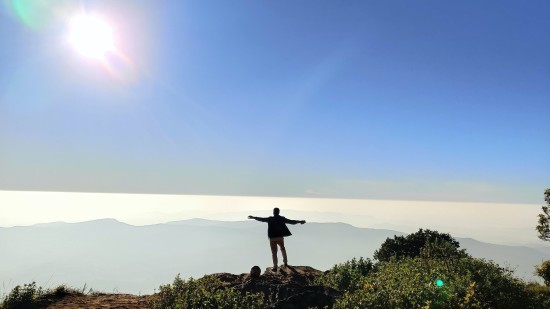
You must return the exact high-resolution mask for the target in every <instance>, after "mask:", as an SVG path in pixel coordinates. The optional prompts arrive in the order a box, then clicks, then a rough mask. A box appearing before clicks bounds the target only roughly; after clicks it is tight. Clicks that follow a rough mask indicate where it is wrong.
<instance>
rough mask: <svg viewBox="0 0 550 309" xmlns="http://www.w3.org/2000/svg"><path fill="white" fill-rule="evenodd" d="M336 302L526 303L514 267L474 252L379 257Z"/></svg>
mask: <svg viewBox="0 0 550 309" xmlns="http://www.w3.org/2000/svg"><path fill="white" fill-rule="evenodd" d="M362 284H363V287H362V288H360V289H357V290H355V291H349V292H347V293H345V294H344V296H343V297H342V298H340V299H339V300H338V301H337V302H336V305H335V308H526V304H528V303H529V295H528V292H527V291H526V289H525V284H524V283H523V282H522V281H521V280H519V279H516V278H514V277H513V276H512V271H510V270H508V269H505V268H501V267H499V266H498V265H496V264H494V263H493V262H488V261H485V260H481V259H474V258H471V257H463V258H459V259H442V258H438V259H426V258H420V257H417V258H403V259H395V258H393V259H391V260H390V261H389V262H384V263H380V264H379V265H378V266H377V269H376V271H374V272H372V273H371V274H370V275H369V276H368V277H367V278H366V279H365V280H364V281H363V282H362Z"/></svg>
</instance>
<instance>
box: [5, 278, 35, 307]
mask: <svg viewBox="0 0 550 309" xmlns="http://www.w3.org/2000/svg"><path fill="white" fill-rule="evenodd" d="M42 295H44V290H43V289H42V288H41V287H37V286H36V282H33V283H30V284H25V285H23V286H20V285H18V286H16V287H15V288H13V289H12V290H11V292H10V293H9V294H8V295H6V297H5V298H4V301H3V302H2V304H1V305H0V308H1V309H35V308H37V309H38V308H40V304H39V299H40V297H41V296H42Z"/></svg>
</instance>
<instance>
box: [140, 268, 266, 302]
mask: <svg viewBox="0 0 550 309" xmlns="http://www.w3.org/2000/svg"><path fill="white" fill-rule="evenodd" d="M150 305H151V307H152V309H186V308H197V309H207V308H223V309H236V308H250V309H254V308H263V307H264V302H263V295H261V294H252V293H248V292H246V293H242V292H241V291H238V290H235V289H233V288H230V287H225V286H224V285H223V283H222V282H221V281H220V280H219V279H217V278H216V277H214V276H204V277H203V278H201V279H198V280H195V279H192V278H191V279H189V280H188V281H187V282H185V281H184V280H183V279H181V278H180V276H179V275H178V276H177V277H176V278H175V279H174V282H173V283H172V284H167V285H162V286H161V287H160V291H159V292H158V293H157V294H156V295H155V296H154V297H153V298H152V300H151V301H150Z"/></svg>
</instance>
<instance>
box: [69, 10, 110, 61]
mask: <svg viewBox="0 0 550 309" xmlns="http://www.w3.org/2000/svg"><path fill="white" fill-rule="evenodd" d="M69 41H70V42H71V44H72V45H73V47H74V48H75V49H76V50H77V51H78V52H79V53H80V54H82V55H84V56H86V57H89V58H95V59H103V58H104V57H105V55H106V54H107V53H109V52H112V51H114V50H115V44H114V39H113V30H112V28H111V27H110V26H109V24H108V23H107V22H105V21H104V20H102V19H100V18H98V17H95V16H89V15H80V16H76V17H74V18H73V19H72V20H71V24H70V33H69Z"/></svg>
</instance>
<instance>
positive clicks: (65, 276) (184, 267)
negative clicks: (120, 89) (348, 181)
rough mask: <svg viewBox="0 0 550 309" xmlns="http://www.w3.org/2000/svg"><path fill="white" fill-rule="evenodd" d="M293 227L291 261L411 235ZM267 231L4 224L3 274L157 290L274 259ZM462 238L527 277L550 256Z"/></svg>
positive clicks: (209, 225) (350, 254)
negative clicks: (178, 280)
mask: <svg viewBox="0 0 550 309" xmlns="http://www.w3.org/2000/svg"><path fill="white" fill-rule="evenodd" d="M291 229H292V231H293V233H294V234H295V236H293V237H291V238H290V239H289V240H288V241H287V243H286V246H287V250H288V255H289V262H290V264H291V265H292V264H294V265H310V266H312V267H314V268H316V269H321V270H326V269H329V268H330V267H332V266H333V265H334V264H335V263H338V262H341V261H346V260H350V259H352V258H354V257H361V256H363V257H371V256H372V254H373V252H374V251H375V250H376V249H378V247H379V246H380V244H381V243H382V242H383V241H384V240H385V239H386V238H388V237H393V236H394V235H404V233H401V232H398V231H392V230H381V229H367V228H356V227H353V226H351V225H348V224H343V223H308V224H305V225H303V226H299V228H293V227H291ZM265 233H266V232H265V226H264V224H263V223H260V222H253V221H245V222H223V221H210V220H202V219H194V220H187V221H178V222H170V223H165V224H156V225H148V226H132V225H128V224H125V223H121V222H118V221H116V220H113V219H105V220H96V221H89V222H81V223H59V222H58V223H54V224H40V225H35V226H25V227H12V228H2V229H0V243H2V263H1V264H0V277H1V278H2V283H4V284H5V285H8V286H7V287H6V289H7V288H11V287H13V286H15V285H17V284H24V283H28V282H32V281H36V282H37V283H38V284H39V285H42V286H45V287H52V286H56V285H59V284H68V285H70V286H74V287H77V288H78V287H83V286H84V285H87V286H91V287H93V288H94V289H96V290H98V291H105V292H121V293H132V294H150V293H153V292H154V288H155V287H158V286H159V285H161V284H164V283H166V282H170V281H171V280H172V279H173V278H174V275H175V274H178V273H181V274H182V276H183V277H184V278H188V277H195V278H200V277H202V276H203V275H205V274H210V273H222V272H230V273H241V272H243V271H247V270H248V269H250V267H251V266H252V265H255V264H256V265H261V266H267V265H270V264H271V256H270V252H269V245H268V242H267V238H266V235H265ZM457 240H458V241H459V242H460V244H461V247H462V248H466V249H467V250H468V252H469V253H470V254H472V255H473V256H474V257H481V258H487V259H491V260H494V261H496V262H498V263H499V264H502V265H510V266H511V267H512V268H516V274H517V275H518V276H519V277H521V278H524V279H526V280H533V279H535V278H533V274H532V273H533V265H536V264H540V263H541V262H542V261H543V260H548V259H550V254H548V253H544V252H541V251H538V250H535V249H532V248H528V247H521V246H504V245H493V244H488V243H484V242H479V241H476V240H473V239H461V238H457ZM191 253H192V254H191ZM10 285H11V286H10Z"/></svg>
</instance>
